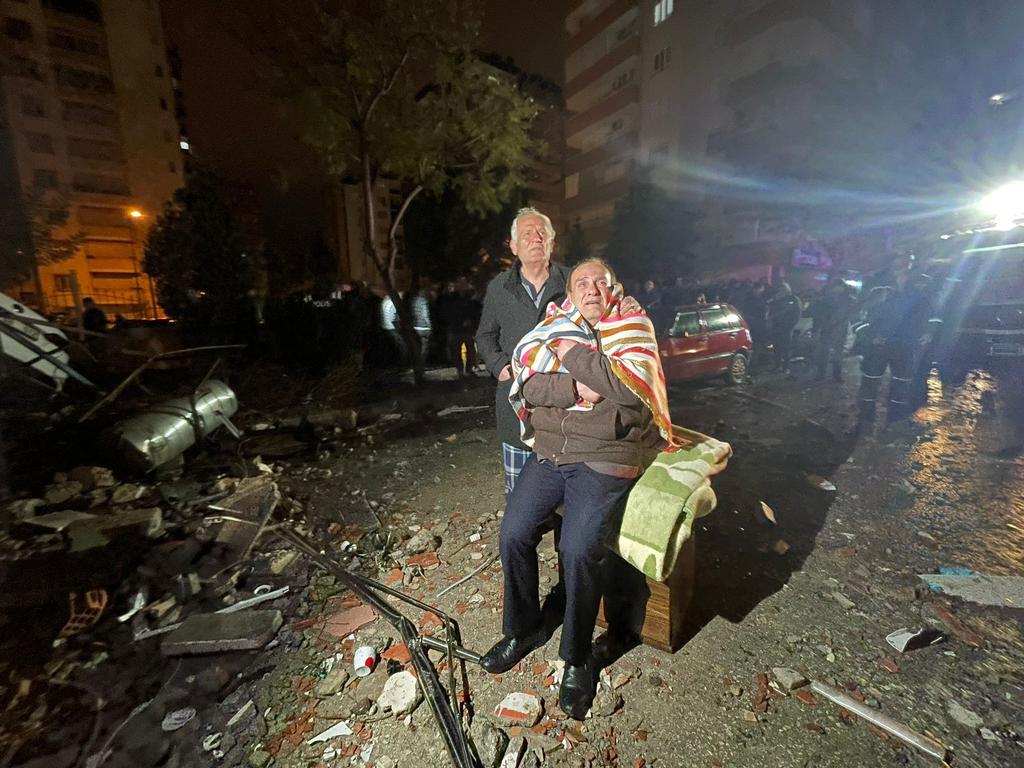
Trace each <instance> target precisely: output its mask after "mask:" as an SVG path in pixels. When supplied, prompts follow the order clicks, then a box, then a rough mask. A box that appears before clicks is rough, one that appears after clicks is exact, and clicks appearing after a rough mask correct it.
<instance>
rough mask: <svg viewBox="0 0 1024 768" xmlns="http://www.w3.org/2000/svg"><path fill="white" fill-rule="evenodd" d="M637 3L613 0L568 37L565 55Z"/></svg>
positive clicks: (602, 30) (593, 36) (571, 52)
mask: <svg viewBox="0 0 1024 768" xmlns="http://www.w3.org/2000/svg"><path fill="white" fill-rule="evenodd" d="M636 5H637V2H636V0H614V1H613V2H612V4H611V5H610V6H608V7H607V8H605V9H604V10H603V11H601V13H599V14H598V15H597V16H595V17H593V18H592V19H588V20H587V21H585V22H584V23H583V24H582V25H581V26H580V31H579V32H578V33H576V34H575V35H574V36H572V37H571V38H569V45H568V50H567V51H566V55H571V54H573V53H575V52H576V51H578V50H579V49H580V48H582V47H583V46H584V45H586V44H587V43H589V42H590V41H591V40H593V39H594V38H595V37H597V36H598V35H599V34H601V33H602V32H604V31H605V30H606V29H608V27H610V26H611V24H612V23H613V22H614V21H616V20H617V19H618V18H619V17H620V16H622V15H623V14H625V13H626V12H628V11H629V10H631V9H632V8H634V7H635V6H636Z"/></svg>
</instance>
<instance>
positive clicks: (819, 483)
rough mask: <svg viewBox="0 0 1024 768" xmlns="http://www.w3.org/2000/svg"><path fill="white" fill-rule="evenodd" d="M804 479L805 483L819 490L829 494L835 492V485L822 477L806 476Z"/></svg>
mask: <svg viewBox="0 0 1024 768" xmlns="http://www.w3.org/2000/svg"><path fill="white" fill-rule="evenodd" d="M806 477H807V482H808V483H810V484H811V485H812V486H814V487H815V488H817V489H819V490H822V491H829V492H833V491H835V490H836V486H835V484H833V483H832V482H831V481H829V480H826V479H825V478H824V477H821V476H819V475H806Z"/></svg>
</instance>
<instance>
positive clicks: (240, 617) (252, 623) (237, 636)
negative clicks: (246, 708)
mask: <svg viewBox="0 0 1024 768" xmlns="http://www.w3.org/2000/svg"><path fill="white" fill-rule="evenodd" d="M283 621H284V619H283V617H282V616H281V612H280V611H247V612H243V611H238V612H235V613H226V614H225V613H207V614H195V615H192V616H189V617H188V618H187V619H185V621H184V622H182V624H181V626H180V627H178V628H177V629H176V630H174V631H173V632H171V633H170V634H169V635H168V636H167V637H166V638H164V641H163V642H162V643H161V645H160V651H161V653H163V654H164V655H165V656H183V655H194V654H203V653H220V652H222V651H251V650H255V649H257V648H262V647H263V646H265V645H266V644H267V643H269V642H270V641H271V640H272V639H273V638H274V635H276V634H277V631H278V630H279V629H280V628H281V624H282V623H283Z"/></svg>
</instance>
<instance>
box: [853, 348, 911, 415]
mask: <svg viewBox="0 0 1024 768" xmlns="http://www.w3.org/2000/svg"><path fill="white" fill-rule="evenodd" d="M876 341H877V342H878V343H873V344H872V345H871V346H870V347H868V351H867V352H866V353H865V355H864V358H863V359H862V360H861V363H860V417H861V419H862V420H869V419H873V418H874V416H875V401H876V399H877V398H878V390H879V387H880V386H881V384H882V377H883V376H884V375H885V369H886V368H888V369H889V371H890V373H891V374H892V379H891V380H890V382H889V408H888V411H887V416H886V418H887V420H888V421H898V420H899V419H902V418H904V417H905V416H908V415H909V411H910V405H909V403H908V396H909V391H910V376H911V372H912V363H913V352H914V350H913V347H912V345H911V344H910V343H908V342H905V341H899V340H896V339H881V340H876Z"/></svg>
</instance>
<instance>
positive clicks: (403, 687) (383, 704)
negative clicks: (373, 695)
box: [377, 670, 423, 715]
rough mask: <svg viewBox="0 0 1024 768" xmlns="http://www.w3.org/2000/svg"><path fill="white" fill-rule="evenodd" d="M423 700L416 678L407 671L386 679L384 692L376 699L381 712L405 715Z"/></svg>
mask: <svg viewBox="0 0 1024 768" xmlns="http://www.w3.org/2000/svg"><path fill="white" fill-rule="evenodd" d="M422 700H423V694H422V692H421V691H420V686H419V683H417V682H416V677H415V676H414V675H413V674H412V672H409V671H408V670H402V671H401V672H398V673H396V674H394V675H392V676H391V677H389V678H388V679H387V682H386V683H384V690H383V691H381V694H380V696H378V697H377V706H378V707H380V710H381V711H382V712H390V713H392V714H394V715H407V714H409V713H410V712H412V711H413V710H414V709H416V707H417V706H419V703H420V702H421V701H422Z"/></svg>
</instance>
